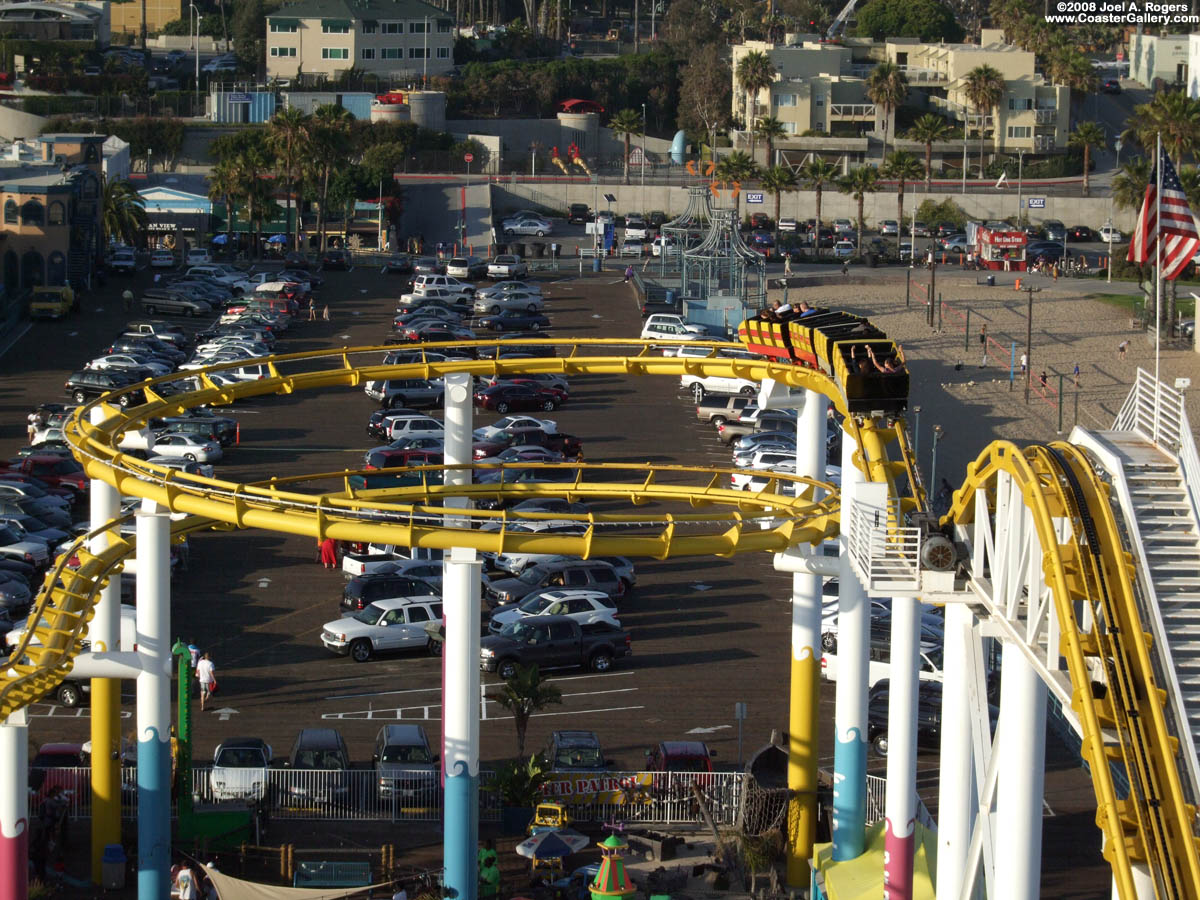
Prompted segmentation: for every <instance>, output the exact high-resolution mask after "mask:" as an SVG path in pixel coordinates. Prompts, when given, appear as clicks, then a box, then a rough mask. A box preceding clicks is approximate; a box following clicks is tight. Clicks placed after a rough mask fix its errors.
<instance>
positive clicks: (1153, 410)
mask: <svg viewBox="0 0 1200 900" xmlns="http://www.w3.org/2000/svg"><path fill="white" fill-rule="evenodd" d="M1072 441H1073V442H1075V443H1078V444H1080V445H1082V446H1084V447H1086V448H1087V449H1088V450H1090V451H1091V453H1092V455H1093V458H1094V459H1096V460H1098V461H1099V463H1100V465H1101V466H1102V467H1103V468H1104V469H1105V470H1106V472H1107V474H1108V476H1109V478H1110V481H1111V486H1112V492H1111V496H1110V502H1111V503H1112V504H1113V505H1114V506H1115V507H1117V508H1119V510H1120V512H1121V518H1122V519H1123V525H1124V528H1125V535H1124V544H1125V549H1126V551H1127V552H1129V553H1130V554H1131V555H1132V557H1133V559H1134V564H1135V566H1136V569H1137V574H1138V579H1137V580H1138V584H1137V593H1138V603H1139V607H1140V612H1141V620H1142V626H1143V628H1144V629H1145V630H1146V631H1148V632H1149V633H1150V634H1151V635H1152V636H1153V642H1152V644H1151V655H1152V661H1153V665H1154V668H1155V675H1156V681H1157V682H1158V684H1159V685H1160V686H1161V687H1162V688H1163V689H1164V693H1165V695H1166V696H1165V698H1164V699H1165V703H1164V706H1165V711H1166V713H1167V717H1168V720H1173V721H1172V726H1171V731H1172V732H1173V733H1174V734H1175V735H1176V736H1177V737H1178V739H1179V741H1180V748H1179V749H1180V753H1179V760H1180V766H1179V768H1180V774H1181V776H1182V781H1183V784H1184V785H1185V790H1186V791H1187V793H1188V795H1189V796H1188V799H1189V802H1191V803H1193V804H1194V803H1196V802H1197V801H1198V800H1200V760H1198V758H1197V752H1196V748H1197V746H1200V515H1198V513H1200V510H1198V508H1197V502H1196V501H1197V494H1196V490H1197V488H1200V484H1197V481H1196V479H1197V478H1200V465H1198V464H1197V458H1196V450H1195V443H1194V441H1193V439H1192V435H1191V430H1190V426H1189V423H1188V419H1187V414H1186V412H1185V410H1184V402H1183V397H1182V395H1181V394H1180V393H1178V392H1177V391H1174V390H1173V389H1171V388H1168V387H1167V386H1165V385H1162V384H1157V383H1156V382H1155V381H1154V379H1153V377H1152V376H1150V375H1149V374H1148V373H1146V372H1144V371H1139V372H1138V378H1137V381H1136V382H1135V385H1134V388H1133V390H1132V391H1131V393H1130V396H1129V399H1128V400H1127V401H1126V403H1125V405H1124V407H1123V408H1122V410H1121V413H1120V414H1119V415H1118V417H1117V421H1116V423H1115V425H1114V427H1113V429H1112V430H1109V431H1101V432H1087V431H1083V430H1082V429H1077V430H1076V433H1075V434H1073V435H1072Z"/></svg>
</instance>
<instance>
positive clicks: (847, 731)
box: [833, 434, 871, 861]
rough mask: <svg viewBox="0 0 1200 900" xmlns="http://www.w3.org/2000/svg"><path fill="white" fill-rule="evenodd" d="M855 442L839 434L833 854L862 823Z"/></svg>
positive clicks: (863, 603) (863, 607)
mask: <svg viewBox="0 0 1200 900" xmlns="http://www.w3.org/2000/svg"><path fill="white" fill-rule="evenodd" d="M857 450H858V445H857V443H856V442H855V441H854V440H853V439H852V438H851V437H850V435H848V434H845V435H843V436H842V486H841V488H842V489H841V497H842V535H841V537H840V538H838V543H839V545H840V550H841V574H840V576H839V578H838V636H837V695H836V699H835V706H834V757H833V770H834V774H833V858H834V859H835V860H839V861H840V860H846V859H855V858H856V857H859V856H861V855H862V852H863V846H864V842H865V840H866V828H867V666H868V663H869V661H870V656H869V654H870V638H871V604H870V600H869V599H868V598H867V596H866V592H865V591H863V588H862V584H861V583H860V582H859V580H858V576H857V575H855V574H854V570H853V568H852V566H851V564H850V551H849V548H848V547H847V541H846V523H847V521H848V520H847V512H848V509H849V502H850V500H849V499H848V498H850V497H851V496H852V494H853V488H854V486H855V485H857V484H860V483H861V482H862V473H861V472H859V470H858V468H857V467H856V466H855V464H854V454H855V453H856V452H857Z"/></svg>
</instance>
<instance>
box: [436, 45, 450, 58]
mask: <svg viewBox="0 0 1200 900" xmlns="http://www.w3.org/2000/svg"><path fill="white" fill-rule="evenodd" d="M437 58H438V59H449V58H450V48H449V47H438V48H437Z"/></svg>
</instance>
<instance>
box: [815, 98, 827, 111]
mask: <svg viewBox="0 0 1200 900" xmlns="http://www.w3.org/2000/svg"><path fill="white" fill-rule="evenodd" d="M814 102H815V103H816V105H817V109H820V108H821V107H822V106H824V105H825V98H824V97H817V99H816V100H815V101H814Z"/></svg>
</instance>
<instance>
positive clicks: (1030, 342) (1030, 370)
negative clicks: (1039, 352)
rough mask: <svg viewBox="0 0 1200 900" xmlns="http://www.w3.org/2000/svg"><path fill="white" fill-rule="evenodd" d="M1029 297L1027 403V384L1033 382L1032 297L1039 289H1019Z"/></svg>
mask: <svg viewBox="0 0 1200 900" xmlns="http://www.w3.org/2000/svg"><path fill="white" fill-rule="evenodd" d="M1021 290H1023V291H1024V292H1025V293H1026V294H1027V295H1028V296H1029V313H1028V315H1027V316H1026V319H1025V402H1026V403H1028V402H1029V383H1030V382H1031V381H1032V380H1033V295H1034V294H1036V293H1037V292H1038V291H1040V290H1041V288H1036V287H1023V288H1021Z"/></svg>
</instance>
